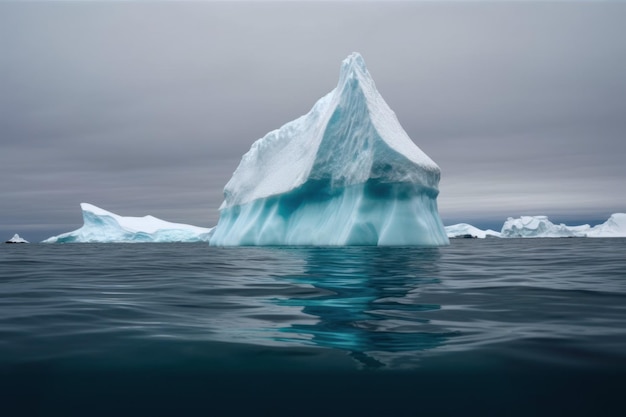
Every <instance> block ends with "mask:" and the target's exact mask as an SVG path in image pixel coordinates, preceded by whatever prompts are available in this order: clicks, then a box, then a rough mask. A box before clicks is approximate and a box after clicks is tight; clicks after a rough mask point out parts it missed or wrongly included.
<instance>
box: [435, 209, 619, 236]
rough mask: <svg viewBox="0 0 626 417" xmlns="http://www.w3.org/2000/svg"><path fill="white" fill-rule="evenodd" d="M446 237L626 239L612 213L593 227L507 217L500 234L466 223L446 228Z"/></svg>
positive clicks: (527, 217) (530, 217)
mask: <svg viewBox="0 0 626 417" xmlns="http://www.w3.org/2000/svg"><path fill="white" fill-rule="evenodd" d="M445 229H446V233H447V234H448V237H451V238H453V237H464V236H468V235H469V236H472V237H478V238H484V237H487V236H494V237H502V238H558V237H626V213H614V214H612V215H611V217H609V219H608V220H607V221H606V222H604V223H601V224H599V225H597V226H593V227H591V226H590V225H588V224H583V225H580V226H568V225H566V224H563V223H561V224H554V223H552V222H551V221H550V220H549V219H548V217H547V216H521V217H517V218H514V217H509V218H508V219H507V220H506V221H505V222H504V224H503V225H502V230H501V231H500V232H495V231H493V230H481V229H479V228H477V227H474V226H472V225H471V224H467V223H459V224H455V225H451V226H446V227H445Z"/></svg>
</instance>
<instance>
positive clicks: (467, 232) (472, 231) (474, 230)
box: [445, 223, 500, 239]
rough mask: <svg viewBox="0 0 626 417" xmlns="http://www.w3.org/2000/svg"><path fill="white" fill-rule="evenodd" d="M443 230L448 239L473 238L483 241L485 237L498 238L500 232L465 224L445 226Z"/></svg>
mask: <svg viewBox="0 0 626 417" xmlns="http://www.w3.org/2000/svg"><path fill="white" fill-rule="evenodd" d="M445 229H446V234H447V235H448V237H449V238H455V237H475V238H478V239H484V238H486V237H487V236H490V237H500V232H496V231H495V230H491V229H487V230H482V229H479V228H478V227H475V226H472V225H471V224H467V223H459V224H453V225H451V226H446V227H445Z"/></svg>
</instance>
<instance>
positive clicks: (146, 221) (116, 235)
mask: <svg viewBox="0 0 626 417" xmlns="http://www.w3.org/2000/svg"><path fill="white" fill-rule="evenodd" d="M80 208H81V210H82V212H83V222H84V224H83V227H81V228H80V229H78V230H74V231H73V232H68V233H63V234H61V235H58V236H53V237H50V238H48V239H46V240H44V241H43V242H42V243H70V242H77V243H79V242H80V243H86V242H89V243H109V242H207V241H208V240H209V234H210V232H211V229H207V228H204V227H197V226H191V225H188V224H181V223H170V222H167V221H165V220H161V219H157V218H156V217H153V216H144V217H122V216H118V215H117V214H115V213H111V212H110V211H106V210H103V209H101V208H99V207H96V206H94V205H92V204H88V203H81V205H80Z"/></svg>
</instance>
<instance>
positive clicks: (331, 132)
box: [210, 53, 448, 246]
mask: <svg viewBox="0 0 626 417" xmlns="http://www.w3.org/2000/svg"><path fill="white" fill-rule="evenodd" d="M439 177H440V170H439V167H438V166H437V165H436V164H435V163H434V162H433V161H432V160H431V159H430V158H429V157H428V156H427V155H426V154H425V153H424V152H422V151H421V150H420V149H419V148H418V147H417V146H416V145H415V144H414V143H413V142H412V141H411V139H410V138H409V137H408V135H407V134H406V132H405V131H404V130H403V129H402V127H401V126H400V123H399V122H398V120H397V118H396V116H395V114H394V113H393V111H392V110H391V109H390V108H389V106H388V105H387V104H386V103H385V101H384V100H383V98H382V97H381V96H380V94H379V93H378V91H377V90H376V87H375V85H374V81H373V80H372V78H371V76H370V74H369V72H368V71H367V69H366V67H365V63H364V61H363V59H362V58H361V56H360V55H359V54H357V53H354V54H352V55H350V56H349V57H348V58H347V59H346V60H344V61H343V63H342V67H341V73H340V78H339V83H338V85H337V87H336V88H335V89H334V90H333V91H331V92H330V93H329V94H327V95H326V96H325V97H323V98H321V99H320V100H319V101H318V102H317V103H316V104H315V105H314V106H313V108H312V109H311V111H310V112H309V113H308V114H306V115H304V116H302V117H300V118H298V119H296V120H294V121H291V122H289V123H287V124H285V125H284V126H282V127H281V128H280V129H277V130H274V131H272V132H270V133H268V134H267V135H266V136H265V137H263V138H261V139H259V140H257V141H256V142H255V143H254V144H253V145H252V147H251V149H250V150H249V151H248V152H247V153H246V154H245V155H244V156H243V158H242V160H241V163H240V164H239V167H238V168H237V170H236V171H235V173H234V174H233V176H232V178H231V179H230V181H229V182H228V184H226V187H225V188H224V202H223V204H222V206H221V208H220V218H219V222H218V224H217V226H216V227H215V229H214V231H213V232H214V233H213V235H212V237H211V239H210V244H211V245H218V246H225V245H226V246H228V245H444V244H447V243H448V238H447V236H446V233H445V230H444V228H443V224H442V223H441V220H440V218H439V213H438V209H437V200H436V198H437V195H438V193H439V190H438V184H439Z"/></svg>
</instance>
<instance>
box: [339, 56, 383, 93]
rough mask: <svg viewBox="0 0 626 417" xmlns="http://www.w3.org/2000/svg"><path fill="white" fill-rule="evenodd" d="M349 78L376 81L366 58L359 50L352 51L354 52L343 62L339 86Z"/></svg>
mask: <svg viewBox="0 0 626 417" xmlns="http://www.w3.org/2000/svg"><path fill="white" fill-rule="evenodd" d="M349 79H360V80H363V81H369V82H371V83H373V82H374V80H373V79H372V76H371V75H370V73H369V71H368V70H367V66H366V65H365V60H364V59H363V57H362V56H361V54H359V53H358V52H352V54H350V55H349V56H348V57H347V58H346V59H344V60H343V61H342V62H341V70H340V72H339V82H338V83H337V86H338V87H341V86H342V85H343V84H345V83H346V81H347V80H349Z"/></svg>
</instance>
